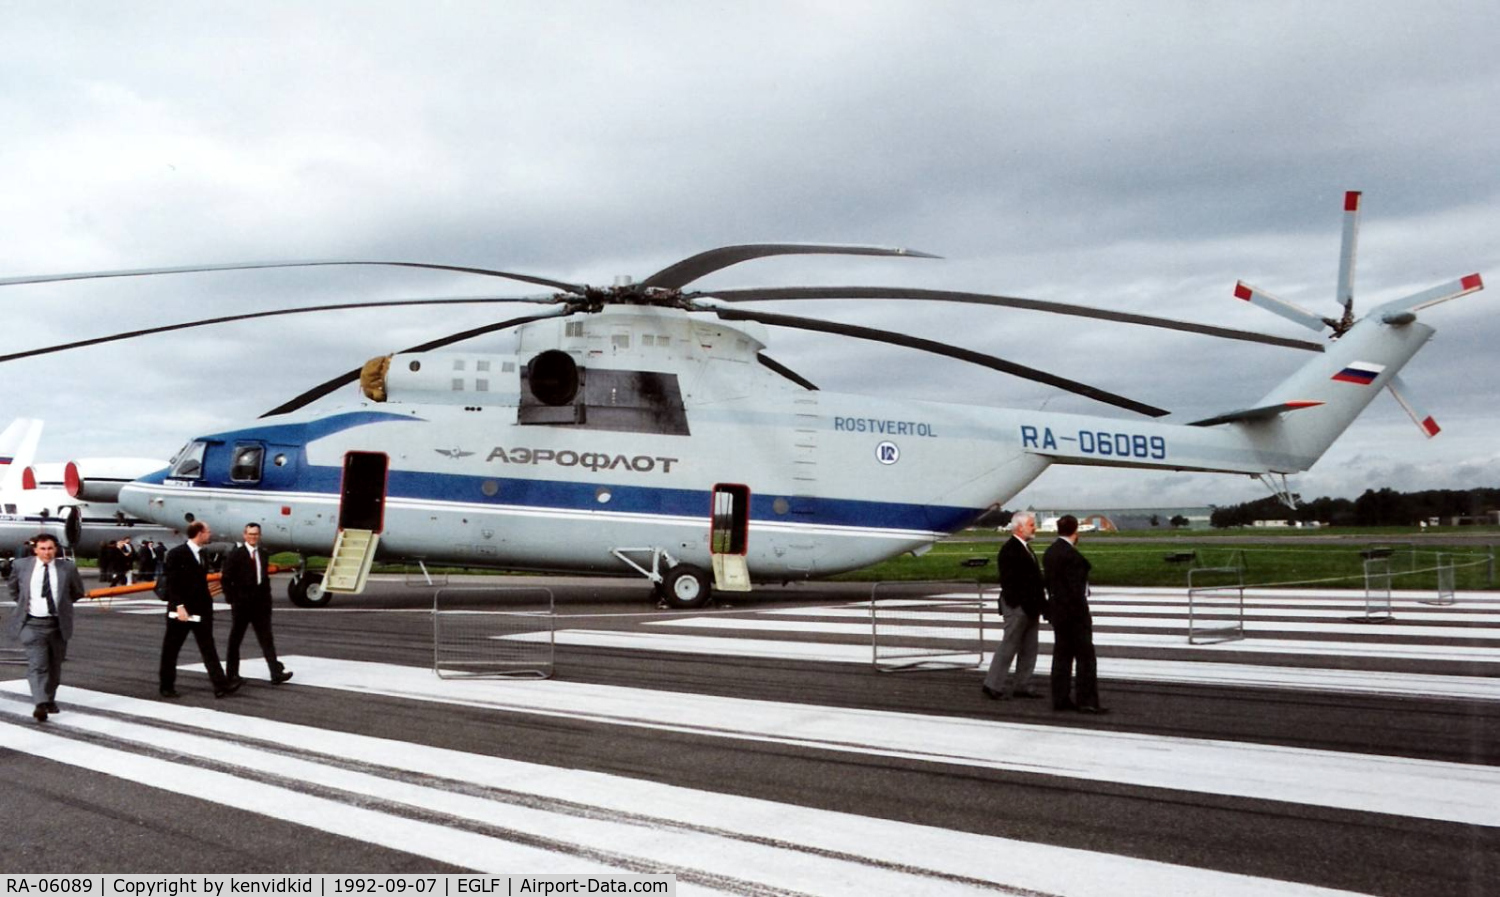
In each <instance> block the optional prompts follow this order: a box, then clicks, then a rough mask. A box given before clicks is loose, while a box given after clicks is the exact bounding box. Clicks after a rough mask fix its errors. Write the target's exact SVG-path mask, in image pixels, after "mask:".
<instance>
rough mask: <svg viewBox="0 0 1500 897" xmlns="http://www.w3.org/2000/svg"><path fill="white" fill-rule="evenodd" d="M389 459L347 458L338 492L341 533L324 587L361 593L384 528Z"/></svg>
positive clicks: (360, 454)
mask: <svg viewBox="0 0 1500 897" xmlns="http://www.w3.org/2000/svg"><path fill="white" fill-rule="evenodd" d="M389 465H390V458H389V457H387V456H386V455H384V454H382V453H380V452H349V453H348V454H346V455H344V483H343V486H342V488H341V489H340V491H339V534H338V538H337V539H336V540H335V541H334V543H333V555H332V557H330V558H329V559H328V572H327V574H326V575H325V576H324V578H323V588H324V589H326V590H328V591H330V592H355V593H358V592H361V591H363V590H364V587H365V580H366V579H367V578H368V577H369V575H370V565H371V564H372V563H374V561H375V550H376V548H377V546H378V545H379V543H380V531H381V530H382V529H384V527H385V482H386V472H387V468H388V467H389Z"/></svg>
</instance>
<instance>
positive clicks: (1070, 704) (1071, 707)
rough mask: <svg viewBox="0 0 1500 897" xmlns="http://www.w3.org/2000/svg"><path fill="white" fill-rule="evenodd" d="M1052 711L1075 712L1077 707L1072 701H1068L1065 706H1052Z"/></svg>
mask: <svg viewBox="0 0 1500 897" xmlns="http://www.w3.org/2000/svg"><path fill="white" fill-rule="evenodd" d="M1052 709H1053V710H1057V711H1063V710H1077V709H1078V705H1077V704H1074V703H1073V702H1072V701H1069V702H1068V703H1066V704H1053V705H1052Z"/></svg>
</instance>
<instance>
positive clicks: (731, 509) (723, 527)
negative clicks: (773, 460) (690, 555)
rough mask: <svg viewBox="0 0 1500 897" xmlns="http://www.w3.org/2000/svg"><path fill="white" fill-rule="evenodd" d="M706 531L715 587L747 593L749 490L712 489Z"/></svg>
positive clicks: (739, 488) (723, 485)
mask: <svg viewBox="0 0 1500 897" xmlns="http://www.w3.org/2000/svg"><path fill="white" fill-rule="evenodd" d="M709 527H710V529H709V538H708V544H709V549H710V551H711V552H712V555H713V566H714V585H715V587H716V588H718V589H719V590H721V591H725V592H748V591H750V570H749V568H748V567H747V566H746V564H745V554H746V550H747V548H748V547H749V542H750V487H749V486H734V485H725V484H720V485H718V486H715V487H714V496H713V515H712V517H711V518H710V520H709Z"/></svg>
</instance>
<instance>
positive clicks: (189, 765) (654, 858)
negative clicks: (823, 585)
mask: <svg viewBox="0 0 1500 897" xmlns="http://www.w3.org/2000/svg"><path fill="white" fill-rule="evenodd" d="M289 659H291V660H295V662H296V663H297V667H298V671H299V673H303V672H305V673H308V674H310V678H313V679H319V678H322V677H324V676H329V675H334V676H342V675H350V674H353V675H356V676H361V677H363V676H369V675H371V674H372V673H373V674H374V675H375V678H376V679H377V680H378V681H379V682H380V683H381V684H383V685H386V686H392V687H395V688H397V689H398V690H401V691H403V692H412V691H416V692H418V693H425V692H429V691H431V689H432V688H433V687H435V688H436V689H437V690H438V691H439V692H444V693H445V694H443V695H442V696H439V697H433V696H431V695H430V694H429V695H427V697H426V699H428V700H448V701H451V702H453V703H463V704H473V703H474V700H473V695H474V693H475V691H476V689H475V688H474V687H473V686H475V685H476V684H478V685H493V684H495V683H492V682H491V683H476V682H474V681H469V682H462V683H459V682H444V681H442V680H438V679H437V678H436V677H434V676H432V674H431V673H430V672H429V671H427V670H423V669H417V668H410V667H408V668H394V667H387V666H386V665H383V664H349V663H347V662H339V661H333V662H327V663H328V664H329V665H328V666H327V667H325V666H323V664H324V663H325V662H322V661H317V660H315V659H314V658H306V657H299V658H289ZM403 671H404V672H403ZM416 680H421V681H420V682H417V681H416ZM534 684H543V685H548V683H534ZM413 686H417V687H415V688H414V687H413ZM332 687H338V686H332ZM285 688H286V690H288V691H290V690H291V689H292V688H293V686H286V687H285ZM4 690H5V691H9V692H11V693H13V694H15V693H18V692H19V691H20V690H19V689H16V688H6V689H4ZM359 690H362V691H369V690H370V689H368V688H364V689H359ZM403 696H404V697H416V696H417V695H414V694H404V695H403ZM65 698H66V699H67V702H66V708H67V711H68V712H67V713H64V714H62V715H61V716H59V717H57V718H55V719H56V720H57V721H56V722H50V723H48V724H46V725H40V726H39V725H36V724H34V723H32V722H30V720H29V718H28V717H27V713H28V712H29V707H28V706H27V705H26V704H25V703H24V702H22V701H19V700H15V699H10V700H0V744H3V745H4V746H5V747H7V748H9V749H12V750H17V751H20V752H23V753H28V754H32V755H34V756H38V757H43V758H46V759H48V760H52V761H54V762H60V763H66V764H69V765H72V766H76V767H79V768H83V769H90V770H95V771H98V772H101V773H103V774H105V775H110V776H114V777H116V778H121V779H125V780H127V781H132V782H137V783H139V784H143V785H147V786H150V787H154V788H161V789H164V790H168V791H173V792H175V793H179V794H186V795H190V796H193V797H195V798H198V799H201V800H208V801H212V802H214V803H218V804H221V805H224V806H230V807H235V808H237V809H242V810H246V811H248V812H253V813H258V814H261V815H264V816H269V817H273V818H278V819H285V820H288V821H292V822H296V823H299V824H302V825H306V826H308V827H310V828H313V829H317V830H320V831H326V832H331V833H335V834H339V835H341V836H344V837H348V838H352V839H357V840H361V841H365V842H367V843H374V844H380V845H381V846H385V847H390V848H392V849H396V850H401V851H405V852H407V853H412V854H416V855H419V856H425V857H430V858H433V859H437V860H441V861H443V862H449V863H454V864H457V865H461V866H464V867H466V868H471V869H490V870H494V871H513V870H515V869H518V868H523V869H526V870H527V871H528V872H534V873H538V874H559V873H564V872H567V873H573V872H579V871H590V870H609V871H636V872H639V871H653V870H660V871H667V872H677V873H678V875H679V878H678V893H680V894H685V895H686V894H705V893H731V894H754V895H765V897H777V895H796V894H813V893H816V894H820V895H825V894H826V895H866V894H871V893H882V894H896V893H899V894H914V895H922V894H931V895H948V894H954V895H958V894H990V895H994V894H1006V895H1029V897H1045V895H1078V897H1095V895H1099V897H1102V895H1127V897H1147V895H1156V894H1162V893H1197V894H1208V893H1211V894H1216V895H1230V897H1242V895H1243V897H1249V895H1253V894H1264V893H1272V892H1274V893H1278V894H1283V893H1284V894H1294V895H1308V897H1316V895H1326V897H1332V895H1335V894H1342V893H1345V892H1339V891H1332V890H1328V889H1324V888H1317V887H1312V886H1307V885H1300V884H1297V883H1293V882H1283V881H1279V880H1275V879H1267V878H1257V877H1252V876H1246V875H1238V874H1233V873H1223V872H1215V871H1211V870H1203V869H1196V868H1193V867H1190V866H1178V865H1172V864H1167V863H1161V862H1157V861H1152V860H1142V859H1135V858H1131V857H1122V856H1113V855H1109V854H1102V853H1095V852H1091V851H1086V850H1079V849H1076V848H1064V847H1054V846H1050V845H1045V844H1035V843H1030V842H1024V841H1015V840H1011V839H1006V838H997V837H992V836H986V835H977V834H972V833H968V832H959V831H951V830H947V829H941V828H937V827H933V826H921V825H914V824H910V823H903V822H897V821H890V820H883V819H876V818H871V817H864V816H859V815H856V814H850V813H841V812H835V811H830V810H819V809H813V808H807V807H800V806H796V805H790V804H784V803H777V802H774V801H767V800H761V799H757V798H748V797H739V796H734V795H724V794H717V793H713V792H706V791H701V790H697V789H689V788H683V787H679V786H674V785H665V784H660V783H656V782H651V781H647V780H637V779H631V778H626V777H623V776H616V775H611V774H606V773H596V772H589V771H584V770H574V769H565V768H559V767H552V766H546V765H540V764H534V763H528V762H524V761H517V760H507V759H503V758H499V757H490V756H485V755H481V754H473V753H468V752H462V751H455V750H449V749H444V748H435V747H429V746H426V745H420V744H412V743H408V742H402V741H394V740H390V739H382V738H375V737H371V736H365V735H357V734H352V733H347V732H336V731H330V730H323V729H317V728H312V727H307V726H301V725H296V724H291V723H283V722H278V721H275V720H267V719H261V718H258V717H253V716H242V715H239V714H234V713H230V712H225V711H220V710H216V709H215V710H210V709H207V708H195V707H187V706H181V705H174V704H164V703H162V702H159V701H144V700H141V699H137V698H129V697H123V696H119V695H111V694H105V693H100V692H92V691H86V690H81V689H71V688H69V689H67V690H66V692H65ZM167 756H170V757H174V758H176V760H175V762H174V761H173V760H169V759H165V757H167ZM267 780H270V781H282V782H290V780H298V781H306V782H309V783H313V782H315V783H317V785H316V789H315V790H316V791H317V792H320V793H327V794H334V795H338V796H342V797H343V799H336V798H332V797H325V796H320V794H307V793H302V792H301V791H300V790H299V788H298V787H297V786H296V784H295V782H290V784H291V787H281V786H278V785H275V784H268V782H267ZM355 802H364V803H366V804H368V806H357V805H354V804H355ZM371 806H373V807H379V808H387V809H370V808H369V807H371ZM402 808H406V809H405V810H404V811H403V809H402ZM408 814H409V815H408ZM497 830H498V831H501V832H503V833H509V834H512V835H514V836H515V837H518V838H522V839H526V840H529V841H532V842H536V843H540V844H552V843H556V844H562V845H566V846H568V847H569V848H570V849H568V850H565V851H562V852H559V851H551V850H545V849H539V848H537V847H535V846H528V845H517V844H515V843H510V842H509V841H508V840H507V839H506V838H505V837H503V836H501V837H495V836H493V835H490V834H486V833H489V832H494V831H497ZM600 854H605V855H610V856H615V857H618V858H619V859H620V863H622V864H623V865H624V868H623V870H622V866H621V865H617V864H609V863H600V862H598V860H597V859H596V857H597V856H598V855H600ZM684 861H686V862H687V863H691V864H692V865H684Z"/></svg>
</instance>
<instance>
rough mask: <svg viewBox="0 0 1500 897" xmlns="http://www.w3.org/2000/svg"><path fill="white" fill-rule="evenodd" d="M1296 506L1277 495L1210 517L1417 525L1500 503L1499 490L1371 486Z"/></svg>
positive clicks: (1219, 520) (1240, 521) (1228, 522)
mask: <svg viewBox="0 0 1500 897" xmlns="http://www.w3.org/2000/svg"><path fill="white" fill-rule="evenodd" d="M1297 498H1298V502H1297V508H1296V510H1292V509H1291V508H1288V507H1287V506H1286V505H1284V504H1282V503H1281V501H1280V500H1279V499H1277V498H1275V497H1273V496H1267V497H1265V498H1261V499H1257V500H1255V501H1248V502H1245V503H1243V504H1238V505H1231V506H1229V507H1226V508H1215V509H1214V511H1213V514H1212V515H1211V516H1210V517H1209V522H1210V523H1212V524H1213V525H1214V526H1215V527H1219V528H1223V527H1229V526H1250V525H1251V524H1252V523H1254V522H1255V521H1257V520H1287V521H1298V522H1301V523H1321V524H1326V525H1328V526H1416V525H1417V524H1418V523H1419V522H1421V521H1423V520H1427V519H1428V518H1431V517H1438V518H1441V519H1443V520H1445V521H1446V519H1447V518H1449V517H1477V516H1479V515H1481V514H1484V513H1486V512H1488V511H1491V510H1493V509H1495V508H1500V489H1427V490H1424V491H1421V492H1397V491H1396V490H1394V489H1391V488H1388V487H1387V488H1384V489H1379V490H1376V489H1366V490H1365V493H1364V494H1363V495H1361V496H1360V497H1359V498H1356V499H1353V500H1352V501H1351V500H1350V499H1347V498H1329V497H1327V496H1324V497H1322V498H1317V499H1313V500H1312V501H1308V502H1304V501H1302V500H1301V497H1300V496H1298V497H1297Z"/></svg>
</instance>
